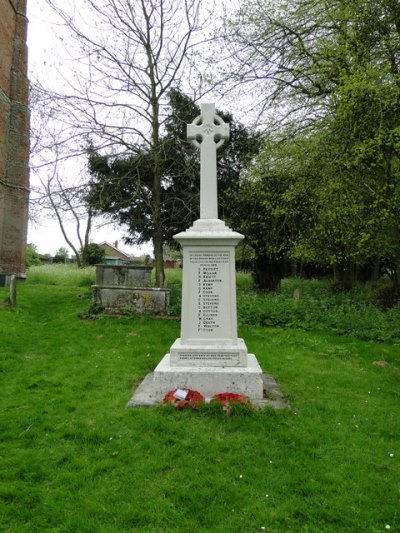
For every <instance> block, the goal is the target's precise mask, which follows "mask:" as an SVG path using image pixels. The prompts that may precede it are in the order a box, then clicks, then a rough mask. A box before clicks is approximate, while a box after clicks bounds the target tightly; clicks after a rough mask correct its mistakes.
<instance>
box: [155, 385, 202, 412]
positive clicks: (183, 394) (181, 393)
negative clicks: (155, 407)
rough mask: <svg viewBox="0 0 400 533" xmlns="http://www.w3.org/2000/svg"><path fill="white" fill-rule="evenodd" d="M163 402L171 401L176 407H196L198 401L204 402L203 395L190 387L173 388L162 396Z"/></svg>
mask: <svg viewBox="0 0 400 533" xmlns="http://www.w3.org/2000/svg"><path fill="white" fill-rule="evenodd" d="M163 403H171V404H172V405H174V406H175V407H176V408H177V409H187V408H188V407H191V408H192V409H196V407H197V406H198V405H199V404H200V403H204V396H203V395H202V394H200V392H197V391H195V390H191V389H175V390H172V391H170V392H167V394H166V395H165V396H164V399H163Z"/></svg>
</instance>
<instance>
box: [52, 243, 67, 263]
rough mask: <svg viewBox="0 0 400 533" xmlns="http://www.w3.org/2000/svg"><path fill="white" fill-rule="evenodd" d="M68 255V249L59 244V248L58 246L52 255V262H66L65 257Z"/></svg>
mask: <svg viewBox="0 0 400 533" xmlns="http://www.w3.org/2000/svg"><path fill="white" fill-rule="evenodd" d="M68 257H69V253H68V250H67V249H66V248H64V247H63V246H61V248H59V249H58V250H57V251H56V253H55V255H54V257H53V262H54V263H66V262H67V259H68Z"/></svg>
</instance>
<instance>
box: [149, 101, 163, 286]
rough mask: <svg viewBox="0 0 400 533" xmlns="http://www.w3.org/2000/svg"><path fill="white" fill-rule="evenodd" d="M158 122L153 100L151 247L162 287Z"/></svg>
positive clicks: (156, 106) (156, 105)
mask: <svg viewBox="0 0 400 533" xmlns="http://www.w3.org/2000/svg"><path fill="white" fill-rule="evenodd" d="M159 129H160V126H159V122H158V104H157V103H156V102H155V101H153V147H152V151H153V172H154V177H153V199H152V200H153V201H152V211H153V225H154V229H153V247H154V266H155V269H156V287H160V288H163V287H164V284H165V273H164V258H163V230H162V219H161V175H162V169H161V161H160V137H159Z"/></svg>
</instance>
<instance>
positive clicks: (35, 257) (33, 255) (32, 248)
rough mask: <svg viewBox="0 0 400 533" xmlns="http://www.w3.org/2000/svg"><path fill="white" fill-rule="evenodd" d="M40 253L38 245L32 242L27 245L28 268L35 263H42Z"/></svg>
mask: <svg viewBox="0 0 400 533" xmlns="http://www.w3.org/2000/svg"><path fill="white" fill-rule="evenodd" d="M40 264H41V260H40V255H39V253H38V251H37V246H36V245H35V244H32V243H28V244H27V245H26V268H30V267H31V266H34V265H40Z"/></svg>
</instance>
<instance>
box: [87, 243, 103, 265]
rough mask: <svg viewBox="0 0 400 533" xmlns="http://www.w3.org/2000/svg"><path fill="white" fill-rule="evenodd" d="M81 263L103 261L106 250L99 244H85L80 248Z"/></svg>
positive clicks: (89, 263) (95, 263)
mask: <svg viewBox="0 0 400 533" xmlns="http://www.w3.org/2000/svg"><path fill="white" fill-rule="evenodd" d="M81 256H82V263H83V265H84V266H91V265H97V264H99V263H103V262H104V259H105V257H106V252H105V250H104V248H102V247H101V246H100V245H99V244H96V243H90V244H87V245H86V246H85V247H84V248H82V250H81Z"/></svg>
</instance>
